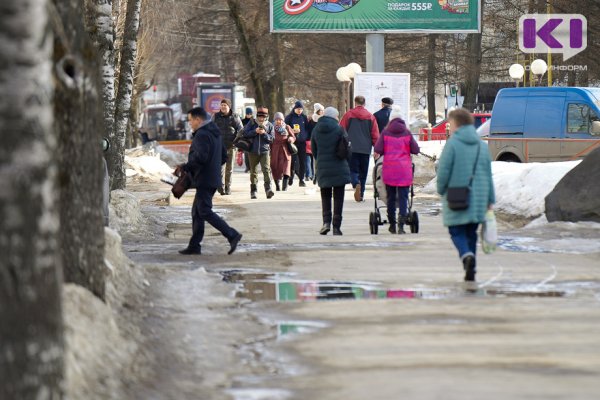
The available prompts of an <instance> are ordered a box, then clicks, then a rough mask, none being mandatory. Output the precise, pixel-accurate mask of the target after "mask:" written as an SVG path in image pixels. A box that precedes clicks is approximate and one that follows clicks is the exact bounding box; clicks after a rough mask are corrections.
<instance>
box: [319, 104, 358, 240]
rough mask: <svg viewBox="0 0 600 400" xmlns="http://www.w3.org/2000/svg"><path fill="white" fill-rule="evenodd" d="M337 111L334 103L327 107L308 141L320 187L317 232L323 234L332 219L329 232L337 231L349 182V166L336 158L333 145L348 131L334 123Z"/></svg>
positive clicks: (325, 233)
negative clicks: (321, 225)
mask: <svg viewBox="0 0 600 400" xmlns="http://www.w3.org/2000/svg"><path fill="white" fill-rule="evenodd" d="M338 118H339V112H338V110H336V109H335V108H334V107H327V108H326V109H325V112H324V113H323V116H322V117H321V118H319V121H318V122H317V125H316V126H315V127H314V129H313V131H312V137H311V140H310V145H311V149H312V153H313V157H314V159H315V168H316V170H317V173H316V176H317V184H318V185H319V188H321V207H322V210H323V227H322V228H321V231H320V232H319V233H320V234H321V235H327V233H328V232H329V231H330V229H331V222H332V221H333V234H334V235H341V234H342V231H341V230H340V227H341V226H342V211H343V209H344V190H345V186H346V184H348V183H350V167H349V166H348V160H346V159H343V160H342V159H340V158H338V157H337V155H336V149H337V144H338V141H339V140H340V137H341V136H342V135H343V136H346V137H348V134H347V133H346V131H345V130H344V128H342V127H341V126H340V125H339V123H338ZM332 195H333V219H332V213H331V197H332Z"/></svg>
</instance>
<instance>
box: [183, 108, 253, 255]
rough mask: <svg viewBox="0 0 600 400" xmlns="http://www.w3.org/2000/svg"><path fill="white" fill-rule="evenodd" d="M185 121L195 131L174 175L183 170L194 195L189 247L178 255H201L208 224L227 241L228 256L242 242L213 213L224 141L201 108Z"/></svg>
mask: <svg viewBox="0 0 600 400" xmlns="http://www.w3.org/2000/svg"><path fill="white" fill-rule="evenodd" d="M188 121H189V123H190V126H191V128H192V131H193V132H194V133H193V138H192V144H191V146H190V150H189V154H188V161H187V163H185V164H181V165H179V166H178V167H177V169H176V170H175V174H176V175H179V172H180V171H185V172H186V173H187V174H188V175H189V176H190V178H191V186H192V187H194V188H196V196H195V197H194V204H193V205H192V237H191V238H190V242H189V244H188V247H187V248H185V249H184V250H180V251H179V253H181V254H201V243H202V239H203V238H204V223H205V222H208V223H209V224H211V225H212V226H213V227H214V228H215V229H216V230H218V231H219V232H221V234H222V235H223V236H225V237H226V238H227V240H228V241H229V252H228V254H231V253H233V252H234V251H235V249H236V247H237V245H238V243H239V241H240V240H241V239H242V234H241V233H239V232H238V231H236V230H235V229H233V228H232V227H230V226H229V225H228V224H227V222H225V221H224V220H223V219H222V218H221V217H219V216H218V215H217V214H216V213H215V212H214V211H213V210H212V206H213V204H212V199H213V196H214V195H215V192H216V191H217V189H218V188H220V187H221V185H222V181H221V166H222V165H223V164H224V163H225V161H227V152H226V151H225V147H224V146H223V138H222V136H221V133H220V131H219V128H218V127H217V125H215V123H214V122H212V121H211V120H210V116H209V114H208V113H207V112H206V111H205V110H204V109H203V108H201V107H195V108H192V109H191V110H190V111H188Z"/></svg>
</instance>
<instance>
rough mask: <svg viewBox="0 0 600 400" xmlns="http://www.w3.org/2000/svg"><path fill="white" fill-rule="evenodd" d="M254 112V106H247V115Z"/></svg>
mask: <svg viewBox="0 0 600 400" xmlns="http://www.w3.org/2000/svg"><path fill="white" fill-rule="evenodd" d="M250 114H252V108H250V107H246V115H250Z"/></svg>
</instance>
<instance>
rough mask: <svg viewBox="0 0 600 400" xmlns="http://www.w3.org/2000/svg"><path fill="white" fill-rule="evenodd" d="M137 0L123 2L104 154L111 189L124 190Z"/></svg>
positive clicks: (133, 68) (138, 1) (135, 38)
mask: <svg viewBox="0 0 600 400" xmlns="http://www.w3.org/2000/svg"><path fill="white" fill-rule="evenodd" d="M140 5H141V0H127V6H126V11H125V21H124V29H123V44H122V46H121V49H120V57H119V68H118V74H119V76H118V79H117V82H118V86H117V93H116V95H115V139H114V142H113V143H111V144H112V147H111V149H112V150H111V151H110V152H109V154H108V160H107V162H108V168H109V172H110V176H111V178H112V180H111V189H124V188H125V165H124V162H123V160H124V157H125V137H126V134H127V124H128V121H129V111H130V109H131V99H132V94H133V76H134V71H135V60H136V51H137V33H138V28H139V25H140Z"/></svg>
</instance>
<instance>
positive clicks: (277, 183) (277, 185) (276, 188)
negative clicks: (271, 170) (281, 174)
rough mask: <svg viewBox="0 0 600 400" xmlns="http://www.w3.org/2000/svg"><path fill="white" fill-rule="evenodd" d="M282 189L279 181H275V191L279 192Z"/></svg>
mask: <svg viewBox="0 0 600 400" xmlns="http://www.w3.org/2000/svg"><path fill="white" fill-rule="evenodd" d="M280 190H281V187H280V186H279V181H278V180H277V181H275V191H276V192H279V191H280Z"/></svg>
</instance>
